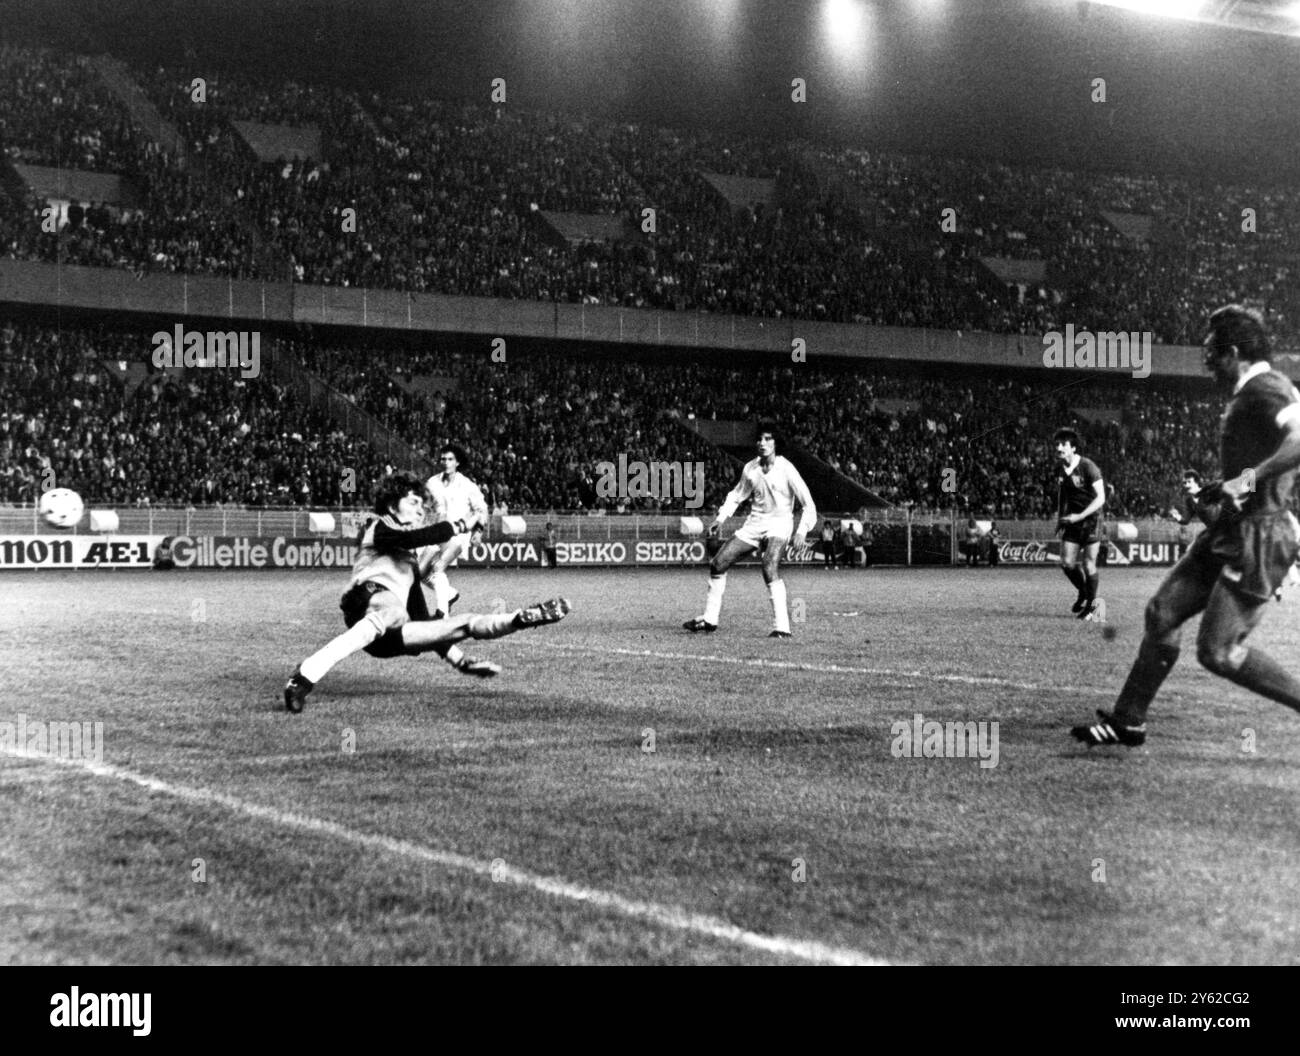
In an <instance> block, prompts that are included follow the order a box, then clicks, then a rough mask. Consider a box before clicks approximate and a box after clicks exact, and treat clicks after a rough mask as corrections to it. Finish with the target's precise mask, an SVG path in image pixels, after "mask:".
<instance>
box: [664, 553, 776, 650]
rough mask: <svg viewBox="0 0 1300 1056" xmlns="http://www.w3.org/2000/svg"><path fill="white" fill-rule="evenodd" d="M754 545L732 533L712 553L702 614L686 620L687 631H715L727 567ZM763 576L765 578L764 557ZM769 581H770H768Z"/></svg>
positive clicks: (725, 588)
mask: <svg viewBox="0 0 1300 1056" xmlns="http://www.w3.org/2000/svg"><path fill="white" fill-rule="evenodd" d="M755 549H756V547H755V546H754V545H753V544H752V543H746V542H745V541H744V540H742V539H738V538H736V537H735V536H734V535H733V536H732V537H731V538H730V539H728V540H727V541H726V543H725V544H724V545H723V547H722V549H721V550H719V551H718V552H717V553H716V554H714V555H713V560H712V561H710V562H709V596H708V598H707V599H706V600H705V602H704V615H702V616H696V617H695V618H694V619H690V620H687V621H686V623H685V624H683V626H684V627H685V628H686V629H687V630H688V631H716V630H717V629H718V619H719V617H721V615H722V595H723V594H725V593H726V590H727V569H729V568H730V567H731V566H732V565H734V564H735V563H736V562H737V561H739V560H740V559H741V558H742V557H744V556H745V555H747V554H752V553H753V552H754V550H755ZM763 576H764V578H767V566H766V559H765V561H764V568H763ZM769 582H770V581H769Z"/></svg>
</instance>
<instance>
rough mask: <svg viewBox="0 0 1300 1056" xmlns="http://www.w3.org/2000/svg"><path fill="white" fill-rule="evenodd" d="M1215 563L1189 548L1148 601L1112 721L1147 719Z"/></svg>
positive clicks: (1205, 595) (1209, 586)
mask: <svg viewBox="0 0 1300 1056" xmlns="http://www.w3.org/2000/svg"><path fill="white" fill-rule="evenodd" d="M1218 573H1219V568H1218V566H1217V564H1215V563H1213V562H1204V561H1202V560H1200V559H1199V555H1198V554H1196V553H1195V552H1192V551H1189V552H1188V553H1187V554H1186V555H1185V556H1184V557H1183V559H1182V560H1181V561H1179V562H1178V564H1177V565H1175V566H1174V569H1173V571H1172V572H1170V573H1169V575H1168V576H1166V577H1165V581H1164V582H1163V583H1161V584H1160V589H1159V590H1157V591H1156V592H1155V594H1154V595H1153V596H1152V598H1151V600H1150V601H1149V602H1147V607H1146V613H1145V617H1144V619H1145V628H1144V633H1143V635H1142V644H1141V645H1140V646H1139V647H1138V655H1137V659H1136V660H1134V661H1133V667H1132V669H1131V670H1130V671H1129V674H1128V678H1127V679H1126V680H1125V682H1124V688H1123V689H1121V690H1120V694H1119V699H1118V700H1116V701H1115V711H1114V721H1115V723H1116V725H1119V726H1126V727H1130V728H1133V729H1137V728H1139V727H1141V726H1142V725H1143V724H1144V723H1145V722H1146V719H1147V709H1148V708H1149V707H1150V706H1151V701H1152V700H1153V699H1154V698H1155V695H1156V692H1157V691H1158V690H1159V689H1160V686H1161V684H1162V683H1163V682H1164V680H1165V679H1166V678H1167V677H1168V675H1169V672H1170V671H1172V670H1173V667H1174V664H1176V663H1177V662H1178V655H1179V653H1180V651H1181V647H1182V638H1183V624H1185V623H1186V622H1187V621H1188V620H1190V619H1191V618H1192V617H1193V616H1195V615H1196V614H1197V613H1199V612H1201V611H1202V610H1203V609H1204V608H1205V605H1206V602H1208V601H1209V598H1210V592H1211V591H1212V590H1213V589H1214V583H1215V580H1216V578H1217V577H1218Z"/></svg>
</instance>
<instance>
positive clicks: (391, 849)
mask: <svg viewBox="0 0 1300 1056" xmlns="http://www.w3.org/2000/svg"><path fill="white" fill-rule="evenodd" d="M0 754H2V755H7V756H10V757H11V758H15V759H37V760H40V761H42V762H50V763H58V764H59V765H61V766H67V767H70V768H72V769H74V770H82V771H84V772H86V773H89V774H93V775H94V776H96V777H111V778H114V779H116V780H118V781H128V782H130V783H132V784H136V785H139V786H140V787H141V788H144V789H148V790H149V791H150V792H158V793H161V794H163V795H166V796H171V797H173V798H175V799H180V800H184V801H185V802H188V803H202V804H214V805H217V806H221V807H225V808H226V809H227V810H233V811H235V812H237V813H240V814H245V815H247V816H249V817H251V818H257V819H259V820H261V821H269V822H271V823H272V824H274V825H281V826H284V827H285V828H292V829H301V830H303V831H305V832H311V833H317V834H320V835H325V836H333V837H334V838H335V839H339V840H343V841H345V842H347V843H351V844H355V845H357V846H359V847H365V848H368V849H371V850H377V851H384V852H387V853H388V854H393V855H397V856H398V857H402V858H410V859H413V860H415V861H421V862H430V863H432V864H434V865H439V866H442V867H444V868H447V869H455V870H459V871H460V872H465V873H473V874H474V875H476V876H485V877H488V878H490V879H494V880H496V881H497V882H499V883H511V884H515V885H517V886H519V887H528V888H531V889H532V890H534V891H537V892H540V893H541V894H544V895H550V896H552V897H554V898H559V899H565V900H567V901H570V902H581V903H585V904H586V905H589V906H595V907H596V908H598V909H605V910H609V911H611V912H613V913H617V914H620V915H621V916H625V917H631V918H633V919H637V920H644V921H648V922H650V923H652V924H657V925H659V926H660V927H664V928H670V929H672V930H675V931H684V932H693V933H695V934H697V935H703V936H706V937H708V938H712V939H721V940H722V941H724V942H732V943H735V944H737V945H739V946H745V947H748V948H749V949H752V950H761V951H762V952H764V953H771V954H776V955H777V956H781V957H794V958H797V959H799V960H802V961H810V962H812V963H814V964H832V965H870V966H884V965H888V964H889V963H890V962H889V961H886V960H882V959H880V958H878V957H871V956H869V955H868V954H865V953H863V952H861V951H860V950H854V949H847V948H845V947H837V946H827V945H826V944H824V943H821V942H817V941H815V940H810V939H795V938H789V937H787V936H783V935H759V934H758V933H756V932H753V931H746V930H745V929H744V928H740V927H737V926H736V925H734V924H729V923H727V921H725V920H720V919H718V918H717V917H710V916H705V915H703V914H700V913H691V912H689V911H688V910H685V909H682V908H680V907H678V906H665V905H660V904H659V903H657V902H642V901H638V900H636V899H628V898H624V897H623V896H622V895H617V894H614V893H613V892H610V891H601V890H599V889H598V888H592V887H583V886H582V885H581V884H574V883H570V882H569V881H567V880H561V879H559V878H558V877H554V876H542V875H540V874H539V873H532V872H529V871H528V870H526V869H519V868H516V867H515V866H512V865H509V864H506V863H502V862H501V860H500V859H497V860H496V861H497V863H500V864H496V865H495V867H494V863H493V862H490V861H484V860H483V859H481V858H471V857H469V856H468V855H463V854H457V853H456V852H454V851H441V850H438V849H437V848H434V847H425V846H423V845H421V844H418V843H412V842H410V841H409V840H399V839H397V838H395V837H392V836H379V835H375V834H374V833H367V832H360V831H358V830H357V829H350V828H348V827H347V826H346V825H340V824H339V823H338V822H335V821H327V820H325V819H324V818H314V817H311V816H310V815H307V814H297V813H293V812H291V811H286V810H277V809H276V808H275V807H266V806H262V805H261V804H259V803H250V802H248V801H247V800H243V799H239V798H237V797H235V796H231V795H227V794H226V793H224V792H216V791H214V790H212V789H208V788H195V787H192V786H189V785H177V784H172V783H171V782H170V781H163V780H161V779H160V778H156V777H150V776H148V775H147V774H137V773H135V772H133V771H131V770H125V769H123V768H121V767H117V766H113V765H112V764H110V763H97V762H94V761H93V760H87V759H63V758H60V757H58V756H52V755H42V754H39V753H32V752H28V751H26V750H19V749H15V748H9V747H3V746H0Z"/></svg>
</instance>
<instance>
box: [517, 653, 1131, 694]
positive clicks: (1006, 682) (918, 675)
mask: <svg viewBox="0 0 1300 1056" xmlns="http://www.w3.org/2000/svg"><path fill="white" fill-rule="evenodd" d="M528 644H529V645H531V646H533V647H534V648H537V649H550V650H555V651H557V652H568V653H582V654H584V655H587V656H604V655H607V654H610V653H613V654H615V655H618V656H644V657H652V658H654V659H657V660H692V661H696V662H698V663H706V664H735V665H738V666H740V667H766V668H774V669H777V670H781V671H813V672H820V673H824V674H834V675H871V676H873V677H876V678H909V679H917V680H920V681H923V682H924V681H934V682H956V683H958V684H960V685H963V686H1004V687H1005V688H1007V689H1025V690H1034V691H1037V692H1044V693H1046V692H1051V693H1058V694H1062V695H1064V694H1069V693H1096V694H1099V695H1101V696H1114V690H1110V689H1100V688H1098V687H1097V686H1060V685H1052V686H1044V685H1039V684H1037V683H1034V682H1016V681H1014V680H1012V679H1009V678H997V677H994V676H992V675H988V676H985V675H945V674H940V673H937V672H934V671H896V670H894V669H892V668H886V667H846V666H845V665H843V664H817V663H807V662H801V661H797V660H760V659H757V658H745V657H737V656H701V655H700V654H699V653H664V652H659V651H657V650H654V649H617V648H612V647H606V646H602V647H600V648H596V647H595V646H584V645H565V644H563V643H557V642H539V641H536V640H534V641H531V642H529V643H528Z"/></svg>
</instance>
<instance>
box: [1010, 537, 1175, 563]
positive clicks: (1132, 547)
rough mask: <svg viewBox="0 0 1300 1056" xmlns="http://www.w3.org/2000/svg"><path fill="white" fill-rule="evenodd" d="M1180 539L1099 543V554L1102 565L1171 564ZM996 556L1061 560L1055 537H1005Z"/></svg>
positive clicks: (1030, 560) (1031, 560)
mask: <svg viewBox="0 0 1300 1056" xmlns="http://www.w3.org/2000/svg"><path fill="white" fill-rule="evenodd" d="M1183 549H1184V548H1183V545H1182V544H1181V543H1113V542H1110V541H1109V540H1107V541H1106V542H1104V543H1103V544H1102V553H1101V554H1100V555H1099V557H1100V558H1101V563H1102V564H1105V565H1172V564H1174V563H1176V562H1177V561H1178V559H1179V558H1180V557H1181V556H1182V554H1183ZM998 557H999V558H1000V559H1001V561H1002V562H1003V563H1005V564H1008V565H1047V564H1053V563H1055V562H1059V561H1060V560H1061V541H1060V540H1059V539H1048V540H1045V541H1044V540H1041V539H1007V540H1006V541H1004V542H1003V543H1002V544H1001V545H1000V546H999V547H998Z"/></svg>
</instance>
